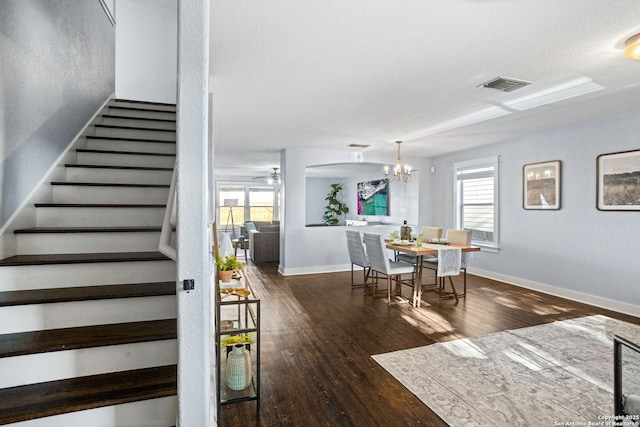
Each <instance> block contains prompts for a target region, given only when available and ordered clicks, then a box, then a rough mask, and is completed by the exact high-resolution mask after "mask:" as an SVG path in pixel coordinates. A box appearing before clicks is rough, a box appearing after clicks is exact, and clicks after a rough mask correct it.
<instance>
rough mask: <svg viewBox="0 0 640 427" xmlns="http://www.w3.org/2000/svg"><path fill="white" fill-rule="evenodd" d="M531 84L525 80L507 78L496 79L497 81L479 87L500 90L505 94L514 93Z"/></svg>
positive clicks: (493, 80) (490, 81)
mask: <svg viewBox="0 0 640 427" xmlns="http://www.w3.org/2000/svg"><path fill="white" fill-rule="evenodd" d="M530 84H531V82H527V81H524V80H516V79H510V78H507V77H496V78H495V79H492V80H489V81H488V82H486V83H482V84H481V85H480V86H478V87H488V88H491V89H498V90H501V91H503V92H513V91H514V90H516V89H520V88H521V87H525V86H526V85H530Z"/></svg>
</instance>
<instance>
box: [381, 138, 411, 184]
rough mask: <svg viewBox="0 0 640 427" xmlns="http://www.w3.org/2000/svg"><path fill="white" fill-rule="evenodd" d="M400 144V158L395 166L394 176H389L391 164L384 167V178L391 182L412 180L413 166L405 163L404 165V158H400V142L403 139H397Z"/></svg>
mask: <svg viewBox="0 0 640 427" xmlns="http://www.w3.org/2000/svg"><path fill="white" fill-rule="evenodd" d="M396 144H398V159H397V160H396V166H395V167H394V168H393V176H392V177H391V178H389V166H385V167H384V179H386V180H387V181H389V182H393V181H402V182H409V181H411V166H409V165H404V166H402V159H401V158H400V144H402V141H396Z"/></svg>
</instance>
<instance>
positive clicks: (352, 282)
mask: <svg viewBox="0 0 640 427" xmlns="http://www.w3.org/2000/svg"><path fill="white" fill-rule="evenodd" d="M351 289H353V263H351Z"/></svg>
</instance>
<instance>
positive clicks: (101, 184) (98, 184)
mask: <svg viewBox="0 0 640 427" xmlns="http://www.w3.org/2000/svg"><path fill="white" fill-rule="evenodd" d="M51 185H59V186H63V185H67V186H74V185H75V186H80V187H127V188H135V187H142V188H169V184H126V183H110V182H73V181H52V182H51Z"/></svg>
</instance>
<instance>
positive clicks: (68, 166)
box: [64, 163, 173, 171]
mask: <svg viewBox="0 0 640 427" xmlns="http://www.w3.org/2000/svg"><path fill="white" fill-rule="evenodd" d="M64 166H65V167H66V168H87V169H124V170H141V171H172V170H173V168H157V167H149V166H106V165H81V164H75V163H74V164H71V163H67V164H65V165H64Z"/></svg>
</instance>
